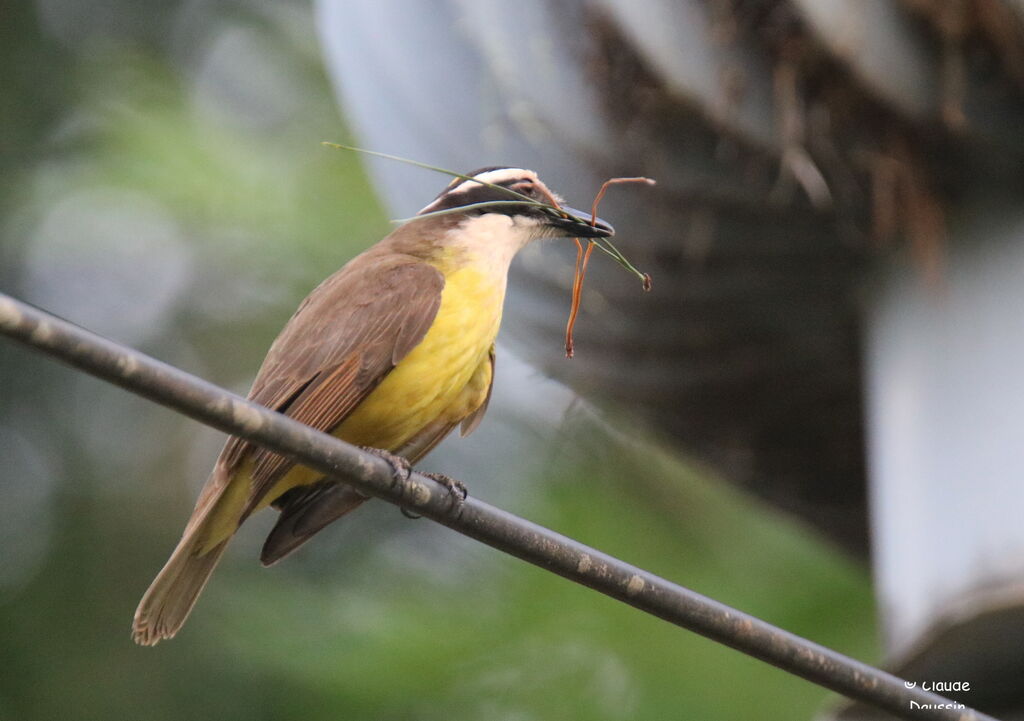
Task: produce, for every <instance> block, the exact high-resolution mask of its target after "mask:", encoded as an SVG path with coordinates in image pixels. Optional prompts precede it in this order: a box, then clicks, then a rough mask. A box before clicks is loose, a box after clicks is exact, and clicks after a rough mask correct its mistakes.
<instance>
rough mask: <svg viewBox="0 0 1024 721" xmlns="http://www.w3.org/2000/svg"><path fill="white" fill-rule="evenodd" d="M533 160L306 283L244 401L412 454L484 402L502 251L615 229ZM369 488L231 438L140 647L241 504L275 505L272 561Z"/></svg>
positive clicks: (212, 563)
mask: <svg viewBox="0 0 1024 721" xmlns="http://www.w3.org/2000/svg"><path fill="white" fill-rule="evenodd" d="M614 232H615V231H614V229H613V228H612V227H611V226H610V225H609V224H608V223H607V222H605V221H603V220H601V219H599V218H596V217H591V215H590V214H588V213H585V212H583V211H579V210H575V209H573V208H570V207H568V206H565V205H564V204H563V203H562V201H561V198H559V197H558V196H556V195H554V194H553V193H552V192H551V190H550V189H548V188H547V186H546V185H544V183H543V182H542V181H541V180H540V178H539V177H538V176H537V173H535V172H534V171H532V170H527V169H524V168H515V167H506V166H492V167H486V168H480V169H478V170H475V171H473V172H472V173H468V174H466V175H458V176H457V177H455V178H454V179H453V180H452V181H451V182H450V183H449V184H448V186H447V187H446V188H445V189H444V190H443V191H442V192H441V193H440V194H438V195H437V196H436V197H435V198H434V199H433V201H431V202H430V203H429V204H428V205H427V206H426V207H424V208H423V209H422V210H420V211H419V212H418V213H417V214H416V215H415V216H413V218H411V219H410V220H409V221H407V222H405V223H404V224H402V225H400V226H398V227H397V228H396V229H395V230H393V231H392V232H391V233H389V234H388V235H387V236H386V237H384V238H383V239H382V240H380V241H379V242H378V243H376V244H375V245H373V246H372V247H370V248H369V249H367V250H365V251H363V252H362V253H361V254H359V255H357V256H356V257H355V258H353V259H352V260H350V261H349V262H348V263H347V264H345V265H344V266H343V267H342V268H341V269H340V270H338V271H336V272H335V273H334V274H333V275H331V276H329V277H328V278H327V279H326V280H324V281H323V282H322V283H321V284H320V285H319V286H317V287H316V288H315V289H314V290H313V291H312V292H311V293H310V294H309V295H308V296H307V297H306V299H305V300H304V301H302V303H301V304H300V305H299V307H298V309H297V310H296V311H295V313H294V315H293V316H292V317H291V319H290V320H289V321H288V322H287V323H286V324H285V326H284V328H283V329H282V330H281V332H280V334H279V335H278V336H277V338H276V340H275V341H274V342H273V344H272V345H271V347H270V350H269V351H268V353H267V356H266V358H265V359H264V361H263V364H262V366H261V367H260V370H259V372H258V373H257V376H256V380H255V381H254V382H253V385H252V388H251V390H250V392H249V395H248V397H249V399H250V400H251V401H254V402H256V403H259V404H261V405H264V406H266V407H268V408H271V409H273V410H276V411H278V412H281V413H284V414H285V415H287V416H290V417H292V418H294V419H295V420H298V421H301V422H303V423H305V424H307V425H309V426H312V427H313V428H316V429H317V430H321V431H324V432H327V433H330V434H332V435H334V436H335V437H337V438H340V439H342V440H344V441H347V442H349V443H351V444H354V445H356V446H361V447H363V448H365V449H373V450H374V451H376V452H378V453H381V454H384V455H385V456H388V457H391V454H394V456H397V457H399V458H401V459H404V460H405V461H406V462H407V463H410V464H411V463H416V462H417V461H418V460H419V459H421V458H422V457H423V456H425V455H426V454H427V453H429V452H430V451H431V450H432V449H433V448H434V447H435V446H436V445H437V444H438V443H440V442H441V440H442V439H444V438H445V437H446V436H447V435H448V434H449V433H450V432H451V431H452V430H453V429H454V428H455V427H456V426H459V425H461V431H462V435H463V436H465V435H468V434H469V433H471V432H472V431H473V430H474V429H475V428H476V427H477V425H478V424H479V423H480V420H481V419H482V417H483V415H484V412H485V411H486V410H487V406H488V402H489V400H490V396H491V386H492V384H493V381H494V363H495V350H494V343H495V339H496V337H497V334H498V329H499V327H500V324H501V316H502V308H503V305H504V300H505V291H506V285H507V280H508V270H509V266H510V264H511V262H512V259H513V257H514V256H515V255H516V253H518V252H519V251H520V250H521V249H522V248H524V247H526V246H527V245H529V244H530V243H532V242H534V241H537V240H540V239H543V238H556V237H565V238H586V237H589V238H594V237H610V236H612V235H614ZM366 500H368V497H367V496H365V495H363V494H362V493H360V492H359V491H357V490H355V489H354V488H352V487H351V486H349V485H347V484H345V483H343V482H338V481H336V480H333V479H327V478H324V477H323V474H322V473H320V472H317V471H315V470H313V469H310V468H307V467H305V466H302V465H300V464H297V463H295V462H294V461H293V460H292V459H290V458H287V457H285V456H282V455H279V454H277V453H274V452H272V451H269V450H267V449H264V448H261V447H259V446H257V445H254V444H252V443H250V442H248V441H246V440H244V439H242V438H238V437H235V436H232V437H229V438H228V440H227V442H226V443H225V445H224V448H223V450H222V451H221V453H220V455H219V456H218V458H217V461H216V463H215V464H214V467H213V470H212V471H211V473H210V476H209V479H208V480H207V482H206V485H205V486H204V487H203V490H202V491H201V492H200V494H199V498H198V500H197V501H196V505H195V509H194V510H193V512H192V515H191V517H190V518H189V520H188V523H187V525H186V526H185V530H184V532H183V533H182V537H181V540H180V541H179V543H178V545H177V546H176V547H175V549H174V551H173V552H172V554H171V556H170V558H169V559H168V561H167V563H166V564H165V565H164V567H163V569H162V570H161V571H160V572H159V574H158V575H157V576H156V578H155V579H154V581H153V582H152V584H151V585H150V587H149V589H148V590H147V591H146V593H145V594H144V596H143V597H142V600H141V602H140V603H139V606H138V609H137V610H136V612H135V616H134V620H133V623H132V638H133V639H134V641H135V642H136V643H138V644H140V645H144V646H151V645H154V644H156V643H158V642H160V641H161V640H163V639H167V638H171V637H173V636H174V635H175V634H176V633H177V632H178V631H179V629H180V628H181V626H182V624H184V622H185V620H186V618H187V617H188V615H189V613H190V612H191V610H192V607H193V606H194V605H195V602H196V599H197V598H198V596H199V594H200V592H201V591H202V590H203V588H204V587H205V585H206V583H207V581H208V580H209V578H210V575H211V573H212V572H213V570H214V568H215V567H216V565H217V563H218V561H219V560H220V558H221V556H222V554H223V553H224V550H225V548H226V547H227V544H228V542H229V541H230V539H231V538H232V536H233V535H234V533H235V531H236V530H237V529H238V528H239V526H240V525H241V523H242V522H243V521H244V520H245V519H246V518H248V517H249V516H250V515H251V514H253V513H255V512H257V511H260V510H262V509H264V508H266V507H268V506H273V507H274V508H276V509H277V510H278V511H280V516H279V517H278V520H277V523H276V525H275V526H274V528H273V530H272V531H271V532H270V534H269V535H268V537H267V540H266V543H265V544H264V547H263V550H262V553H261V556H260V560H261V561H262V563H263V564H264V565H270V564H272V563H275V562H276V561H278V560H280V559H281V558H283V557H284V556H286V555H287V554H289V553H291V552H292V551H294V550H295V549H296V548H298V547H299V546H300V545H302V544H303V543H305V542H306V541H307V540H309V538H310V537H312V536H313V535H314V534H315V533H317V532H318V531H319V530H321V529H322V528H324V527H325V526H326V525H328V524H329V523H331V522H332V521H334V520H336V519H338V518H340V517H341V516H343V515H345V514H347V513H349V512H351V511H353V510H355V509H356V508H358V507H359V506H361V505H362V504H363V503H364V502H365V501H366Z"/></svg>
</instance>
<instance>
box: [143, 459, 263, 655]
mask: <svg viewBox="0 0 1024 721" xmlns="http://www.w3.org/2000/svg"><path fill="white" fill-rule="evenodd" d="M224 473H225V471H224V469H222V468H220V467H218V468H215V469H214V474H213V476H212V477H211V478H210V480H209V481H208V482H207V485H206V488H205V489H204V490H203V493H202V494H201V495H200V497H199V501H198V502H197V503H196V508H195V510H194V511H193V512H192V518H191V519H189V522H188V525H187V526H186V527H185V532H184V533H183V534H182V536H181V540H180V541H179V542H178V546H177V547H176V548H175V549H174V552H173V553H172V554H171V557H170V558H169V559H167V563H166V564H164V567H163V569H161V571H160V573H158V574H157V577H156V578H155V579H153V583H152V584H150V586H149V589H148V590H147V591H146V594H145V595H144V596H143V597H142V601H140V602H139V607H138V608H137V609H136V610H135V620H134V621H133V622H132V639H133V640H134V641H135V643H138V644H140V645H142V646H153V645H155V644H157V643H159V642H160V641H161V640H163V639H165V638H171V637H172V636H174V634H176V633H177V632H178V629H180V628H181V626H182V624H183V623H185V619H186V618H188V614H189V612H190V611H191V610H192V607H193V606H194V605H195V603H196V599H197V598H198V597H199V594H200V592H201V591H202V590H203V587H205V586H206V582H207V581H209V580H210V574H211V573H213V569H214V568H216V567H217V562H218V561H220V557H221V555H222V554H223V553H224V549H225V548H226V547H227V545H228V541H229V540H231V536H232V534H233V533H234V531H235V529H237V528H238V523H239V522H240V521H241V516H242V508H241V507H242V503H243V501H244V498H243V497H242V496H241V495H240V493H241V491H244V489H245V488H247V483H245V479H244V478H239V476H238V475H236V476H235V477H234V478H231V479H225V478H224V476H223V475H221V474H224ZM239 475H242V474H239Z"/></svg>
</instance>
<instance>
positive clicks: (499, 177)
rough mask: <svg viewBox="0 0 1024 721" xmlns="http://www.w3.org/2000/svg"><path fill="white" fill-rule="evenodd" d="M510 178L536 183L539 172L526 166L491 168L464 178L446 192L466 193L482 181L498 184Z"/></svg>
mask: <svg viewBox="0 0 1024 721" xmlns="http://www.w3.org/2000/svg"><path fill="white" fill-rule="evenodd" d="M510 180H530V181H533V182H535V183H536V182H537V174H536V173H535V172H533V171H532V170H526V169H525V168H499V169H498V170H489V171H487V172H486V173H480V175H475V176H473V180H463V181H462V182H461V183H459V184H458V185H456V186H455V187H454V188H452V189H451V190H446V191H445V193H444V194H445V195H452V194H454V193H465V192H466V191H467V190H469V189H470V188H471V187H473V186H477V185H480V184H481V183H490V184H491V185H498V184H500V183H507V182H508V181H510ZM476 181H479V182H476Z"/></svg>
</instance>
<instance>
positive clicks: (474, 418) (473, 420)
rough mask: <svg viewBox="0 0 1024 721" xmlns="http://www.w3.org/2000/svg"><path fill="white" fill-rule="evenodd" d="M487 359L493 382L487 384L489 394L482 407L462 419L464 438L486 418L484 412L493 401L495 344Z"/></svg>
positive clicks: (492, 345)
mask: <svg viewBox="0 0 1024 721" xmlns="http://www.w3.org/2000/svg"><path fill="white" fill-rule="evenodd" d="M487 359H488V360H489V361H490V362H491V382H490V383H489V384H488V386H487V396H486V397H485V398H484V402H483V403H481V404H480V407H479V408H477V409H476V410H475V411H473V412H472V413H470V414H469V415H468V416H466V417H465V418H463V419H462V428H461V429H460V431H459V435H461V436H462V437H463V438H465V437H466V436H468V435H469V434H470V433H472V432H473V431H475V430H476V427H477V426H478V425H480V421H482V420H483V419H484V413H486V412H487V406H488V404H489V403H490V402H491V391H493V390H494V344H493V343H492V344H491V350H490V351H489V352H488V354H487Z"/></svg>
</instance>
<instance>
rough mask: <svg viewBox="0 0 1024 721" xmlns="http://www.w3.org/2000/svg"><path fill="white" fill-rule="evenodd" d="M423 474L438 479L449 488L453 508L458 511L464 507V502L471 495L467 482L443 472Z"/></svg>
mask: <svg viewBox="0 0 1024 721" xmlns="http://www.w3.org/2000/svg"><path fill="white" fill-rule="evenodd" d="M423 475H424V476H426V477H427V478H431V479H433V480H435V481H437V482H438V483H440V484H441V485H442V486H444V487H445V488H447V489H448V493H449V495H451V498H452V510H456V511H457V510H459V509H460V508H462V504H463V503H464V502H465V501H466V497H467V496H468V495H469V491H467V490H466V484H465V483H463V482H462V481H459V480H456V479H455V478H452V477H451V476H446V475H445V474H443V473H424V474H423Z"/></svg>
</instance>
